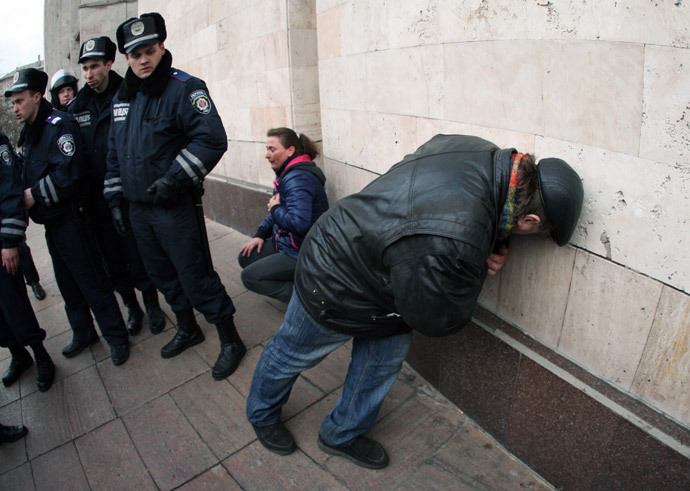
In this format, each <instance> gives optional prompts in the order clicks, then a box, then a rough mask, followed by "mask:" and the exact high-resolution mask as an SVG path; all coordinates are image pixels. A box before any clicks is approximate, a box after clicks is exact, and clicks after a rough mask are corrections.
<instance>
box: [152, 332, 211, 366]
mask: <svg viewBox="0 0 690 491" xmlns="http://www.w3.org/2000/svg"><path fill="white" fill-rule="evenodd" d="M205 340H206V338H205V337H204V336H201V337H199V338H198V339H195V340H194V341H193V342H191V343H189V344H188V345H187V346H185V347H184V349H181V350H180V351H176V352H174V353H166V354H163V352H162V351H161V358H165V359H166V360H167V359H169V358H174V357H176V356H177V355H181V354H182V353H184V352H185V351H186V350H188V349H189V348H191V347H192V346H196V345H197V344H201V343H203V342H204V341H205Z"/></svg>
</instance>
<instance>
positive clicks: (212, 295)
mask: <svg viewBox="0 0 690 491" xmlns="http://www.w3.org/2000/svg"><path fill="white" fill-rule="evenodd" d="M165 38H166V29H165V21H164V20H163V17H161V16H160V15H159V14H157V13H151V14H143V15H142V16H141V17H139V18H136V17H135V18H131V19H129V20H127V21H125V22H124V23H122V24H121V25H120V26H119V27H118V28H117V44H118V49H119V50H120V52H121V53H124V54H125V55H126V57H127V63H128V65H129V69H128V70H127V73H126V74H125V78H124V80H123V82H122V85H121V86H120V91H119V92H118V94H117V95H116V96H115V98H114V99H113V122H112V126H111V128H110V137H109V141H110V143H109V145H108V173H107V174H106V180H105V190H104V193H105V196H106V198H107V199H108V200H109V202H110V207H111V209H112V211H113V218H114V220H116V221H119V222H121V221H122V219H121V210H120V207H121V204H122V198H123V196H124V198H126V199H127V200H128V201H129V202H130V209H129V218H130V221H131V226H132V230H133V231H134V237H135V238H136V240H137V244H138V245H139V250H140V252H141V256H142V259H143V260H144V264H145V266H146V270H147V271H148V273H149V276H150V277H151V279H152V280H153V282H154V284H155V285H156V286H157V287H158V289H159V290H161V291H162V292H163V293H164V295H165V298H166V300H167V301H168V303H169V304H170V306H171V307H172V309H173V311H174V312H175V316H176V318H177V326H178V330H177V333H176V334H175V337H174V338H173V339H172V341H170V342H169V343H168V344H166V345H165V346H163V348H162V349H161V356H162V357H163V358H170V357H173V356H176V355H178V354H179V353H181V352H182V351H184V350H185V349H187V348H189V347H190V346H194V345H195V344H198V343H200V342H202V341H203V340H204V335H203V333H202V332H201V329H200V328H199V325H198V324H197V323H196V320H195V319H194V311H193V309H192V307H194V308H196V309H197V310H199V311H200V312H201V313H203V314H204V316H205V317H206V320H207V321H208V322H209V323H211V324H216V326H217V328H218V336H219V338H220V342H221V352H220V354H219V356H218V359H217V361H216V363H215V365H214V366H213V370H212V376H213V378H214V379H216V380H221V379H223V378H225V377H227V376H229V375H230V374H232V373H233V372H234V371H235V369H236V368H237V366H238V365H239V363H240V360H241V359H242V357H243V356H244V354H245V352H246V348H245V346H244V343H243V342H242V340H241V339H240V337H239V335H238V334H237V330H236V329H235V324H234V322H233V314H234V312H235V308H234V306H233V304H232V301H231V300H230V297H229V296H228V294H227V293H226V291H225V287H224V286H223V284H222V283H221V281H220V278H219V277H218V274H217V273H216V272H215V271H214V270H213V266H212V264H211V256H210V253H209V252H208V241H207V238H206V236H205V225H204V221H203V213H202V212H201V199H200V195H201V193H200V191H201V183H202V181H203V179H204V176H206V174H207V173H208V172H209V171H210V170H211V169H213V167H214V166H215V165H216V164H217V163H218V161H219V160H220V158H221V156H222V155H223V153H224V152H225V150H226V149H227V137H226V135H225V129H224V128H223V123H222V121H221V120H220V116H219V115H218V112H217V111H216V108H215V106H214V105H213V103H212V101H211V98H210V97H209V95H208V91H207V89H206V84H204V82H203V81H201V80H199V79H198V78H195V77H192V76H191V75H188V74H187V73H184V72H182V71H180V70H176V69H174V68H172V55H171V54H170V52H169V51H167V50H166V49H165V46H164V44H163V43H164V41H165ZM122 228H124V224H122Z"/></svg>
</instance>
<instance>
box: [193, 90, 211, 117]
mask: <svg viewBox="0 0 690 491" xmlns="http://www.w3.org/2000/svg"><path fill="white" fill-rule="evenodd" d="M189 100H190V102H191V103H192V106H194V109H196V110H197V111H198V112H200V113H201V114H208V113H210V112H211V99H209V97H208V94H207V93H206V91H205V90H203V89H199V90H195V91H194V92H192V93H191V94H189Z"/></svg>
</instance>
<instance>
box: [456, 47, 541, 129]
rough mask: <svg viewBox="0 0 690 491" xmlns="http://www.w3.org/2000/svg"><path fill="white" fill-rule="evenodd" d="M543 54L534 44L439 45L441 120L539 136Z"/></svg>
mask: <svg viewBox="0 0 690 491" xmlns="http://www.w3.org/2000/svg"><path fill="white" fill-rule="evenodd" d="M543 49H545V46H544V45H543V44H542V43H540V42H534V41H488V42H476V43H460V44H448V45H445V46H444V47H443V63H444V74H445V81H444V90H443V93H444V95H445V97H444V103H445V113H444V117H445V119H448V120H451V121H459V122H463V123H469V124H476V125H482V126H488V127H493V128H503V129H508V130H516V131H522V132H526V133H536V134H543V132H544V115H543V109H542V97H543V95H544V89H543V87H542V72H541V69H540V65H541V63H540V58H541V51H542V50H543Z"/></svg>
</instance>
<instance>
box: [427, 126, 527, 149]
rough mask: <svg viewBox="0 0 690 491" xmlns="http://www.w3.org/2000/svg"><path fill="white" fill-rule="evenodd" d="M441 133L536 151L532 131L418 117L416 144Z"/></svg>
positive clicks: (505, 146) (504, 146) (500, 145)
mask: <svg viewBox="0 0 690 491" xmlns="http://www.w3.org/2000/svg"><path fill="white" fill-rule="evenodd" d="M439 133H443V134H446V135H474V136H478V137H480V138H484V139H485V140H489V141H490V142H493V143H494V144H496V145H497V146H499V147H501V148H515V149H517V150H518V151H520V152H523V153H525V152H534V135H533V134H531V133H519V132H516V131H509V130H502V129H498V128H491V127H488V126H478V125H472V124H465V123H457V122H454V121H447V120H444V119H428V118H417V130H416V132H415V137H416V144H415V146H416V147H419V146H421V145H422V144H423V143H425V142H427V141H429V140H430V139H431V138H432V137H433V136H434V135H438V134H439Z"/></svg>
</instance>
